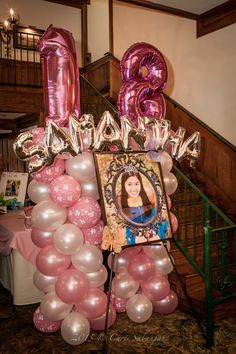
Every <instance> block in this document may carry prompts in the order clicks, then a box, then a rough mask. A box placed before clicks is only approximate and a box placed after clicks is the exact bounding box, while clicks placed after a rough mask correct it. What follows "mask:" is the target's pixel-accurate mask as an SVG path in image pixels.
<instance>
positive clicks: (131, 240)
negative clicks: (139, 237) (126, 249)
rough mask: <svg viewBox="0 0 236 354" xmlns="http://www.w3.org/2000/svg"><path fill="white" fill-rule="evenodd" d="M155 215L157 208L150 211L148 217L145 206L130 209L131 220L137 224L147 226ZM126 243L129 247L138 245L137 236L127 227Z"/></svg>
mask: <svg viewBox="0 0 236 354" xmlns="http://www.w3.org/2000/svg"><path fill="white" fill-rule="evenodd" d="M154 215H155V208H152V209H151V210H150V213H149V214H148V215H145V208H144V207H143V206H138V207H129V219H130V220H132V221H133V222H135V223H139V224H146V223H148V222H149V221H150V220H151V219H152V218H153V216H154ZM126 241H127V244H128V245H135V244H136V235H135V234H134V233H133V232H132V230H131V228H130V227H129V226H128V225H127V226H126Z"/></svg>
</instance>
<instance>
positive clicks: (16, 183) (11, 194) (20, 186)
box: [0, 172, 28, 206]
mask: <svg viewBox="0 0 236 354" xmlns="http://www.w3.org/2000/svg"><path fill="white" fill-rule="evenodd" d="M27 182H28V173H23V172H3V173H2V176H1V181H0V193H2V194H3V198H4V199H5V200H8V199H14V198H15V199H16V200H17V202H21V203H22V206H23V205H24V203H25V195H26V189H27Z"/></svg>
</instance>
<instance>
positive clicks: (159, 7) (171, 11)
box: [117, 0, 198, 20]
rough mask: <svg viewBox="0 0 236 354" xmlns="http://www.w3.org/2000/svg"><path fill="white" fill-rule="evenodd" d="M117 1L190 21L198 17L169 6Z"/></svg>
mask: <svg viewBox="0 0 236 354" xmlns="http://www.w3.org/2000/svg"><path fill="white" fill-rule="evenodd" d="M117 1H119V2H125V3H127V4H129V5H137V6H142V7H146V8H148V9H151V10H156V11H161V12H166V13H168V14H171V15H176V16H180V17H185V18H190V19H192V20H197V18H198V15H196V14H194V13H192V12H188V11H184V10H179V9H176V8H174V7H169V6H165V5H160V4H155V3H153V2H150V1H146V0H131V1H129V0H117Z"/></svg>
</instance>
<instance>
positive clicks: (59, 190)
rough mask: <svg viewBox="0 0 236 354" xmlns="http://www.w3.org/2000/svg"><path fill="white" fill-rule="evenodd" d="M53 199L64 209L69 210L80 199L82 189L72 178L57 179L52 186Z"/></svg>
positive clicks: (65, 176)
mask: <svg viewBox="0 0 236 354" xmlns="http://www.w3.org/2000/svg"><path fill="white" fill-rule="evenodd" d="M50 193H51V199H52V200H53V201H54V202H55V203H57V204H59V205H60V206H62V207H65V208H68V207H70V206H71V205H73V204H75V202H76V201H77V200H78V199H79V197H80V195H81V187H80V184H79V182H78V181H76V179H74V178H73V177H71V176H68V175H63V176H59V177H56V178H55V179H54V180H53V181H52V182H51V184H50Z"/></svg>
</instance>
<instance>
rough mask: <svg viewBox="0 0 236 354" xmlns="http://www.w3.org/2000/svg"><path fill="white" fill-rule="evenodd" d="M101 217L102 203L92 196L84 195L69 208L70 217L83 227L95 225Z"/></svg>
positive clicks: (71, 220)
mask: <svg viewBox="0 0 236 354" xmlns="http://www.w3.org/2000/svg"><path fill="white" fill-rule="evenodd" d="M100 218H101V208H100V205H99V204H98V202H97V201H96V200H95V199H93V198H91V197H82V198H80V199H79V200H78V201H77V202H76V203H75V204H74V205H72V206H71V207H69V208H68V219H69V220H70V222H72V223H73V224H75V225H76V226H78V227H79V228H81V229H84V228H91V227H93V226H95V225H96V224H97V223H98V221H99V220H100Z"/></svg>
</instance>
